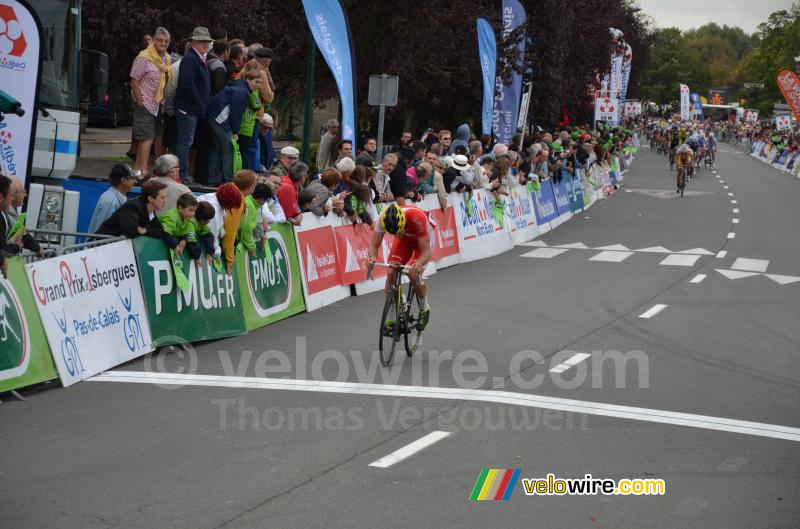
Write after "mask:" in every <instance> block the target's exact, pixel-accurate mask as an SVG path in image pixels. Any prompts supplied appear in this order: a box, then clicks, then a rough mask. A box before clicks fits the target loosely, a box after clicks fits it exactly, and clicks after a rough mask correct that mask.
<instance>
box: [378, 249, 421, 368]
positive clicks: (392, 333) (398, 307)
mask: <svg viewBox="0 0 800 529" xmlns="http://www.w3.org/2000/svg"><path fill="white" fill-rule="evenodd" d="M375 266H380V267H382V268H392V269H394V270H396V271H397V272H398V273H396V274H395V276H394V283H393V284H392V285H391V286H390V287H389V291H388V292H387V293H386V301H385V303H384V304H383V312H382V313H381V326H380V331H379V333H380V338H379V340H378V351H379V352H380V360H381V365H383V366H384V367H389V366H390V365H391V364H392V360H393V359H394V352H395V349H396V348H397V344H398V343H399V342H400V336H401V335H402V336H403V340H404V342H405V346H406V354H407V355H408V356H411V355H413V354H414V353H415V352H416V351H417V349H418V348H419V341H420V337H421V336H422V330H423V329H422V325H421V324H420V322H419V312H420V309H421V308H422V307H420V304H419V298H418V297H417V294H416V292H414V288H413V286H412V285H411V282H409V284H408V291H407V294H406V295H405V296H404V295H403V273H408V271H409V270H411V267H410V266H403V265H398V264H384V263H375ZM370 277H372V272H371V271H370ZM420 280H421V279H420Z"/></svg>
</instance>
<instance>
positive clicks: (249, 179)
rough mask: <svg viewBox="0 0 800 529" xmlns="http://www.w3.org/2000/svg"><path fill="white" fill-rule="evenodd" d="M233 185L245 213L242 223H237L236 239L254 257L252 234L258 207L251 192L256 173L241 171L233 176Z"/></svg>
mask: <svg viewBox="0 0 800 529" xmlns="http://www.w3.org/2000/svg"><path fill="white" fill-rule="evenodd" d="M233 184H234V185H235V186H236V187H238V188H239V191H241V192H242V195H244V203H245V206H246V207H245V211H244V215H243V216H242V221H241V222H240V223H239V233H238V234H237V236H236V238H237V240H238V243H239V244H241V245H242V246H243V247H244V249H245V250H247V252H248V253H249V254H250V255H251V256H252V257H255V256H256V242H255V240H254V239H253V232H254V231H255V229H256V224H258V210H259V206H258V204H257V203H256V201H255V200H253V197H252V195H253V191H254V190H255V188H256V173H254V172H253V171H250V170H248V169H242V170H241V171H238V172H237V173H236V174H235V175H234V176H233Z"/></svg>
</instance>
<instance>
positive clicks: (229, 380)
mask: <svg viewBox="0 0 800 529" xmlns="http://www.w3.org/2000/svg"><path fill="white" fill-rule="evenodd" d="M88 381H89V382H124V383H131V384H153V385H160V386H179V387H180V386H193V387H197V386H200V387H227V388H250V389H262V390H263V389H268V390H269V389H272V390H284V391H305V392H317V393H338V394H350V395H373V396H381V397H393V398H402V397H413V398H425V399H439V400H455V401H460V400H468V401H477V402H490V403H494V404H502V405H511V406H524V407H528V408H543V409H553V410H560V411H564V412H572V413H585V414H587V415H598V416H603V417H616V418H620V419H631V420H639V421H647V422H655V423H660V424H673V425H679V426H689V427H693V428H703V429H707V430H717V431H723V432H733V433H741V434H747V435H755V436H760V437H770V438H773V439H785V440H787V441H795V442H800V428H793V427H790V426H780V425H775V424H765V423H758V422H751V421H740V420H736V419H725V418H722V417H712V416H707V415H696V414H691V413H680V412H673V411H666V410H654V409H650V408H635V407H632V406H617V405H614V404H605V403H602V402H590V401H580V400H573V399H561V398H556V397H546V396H542V395H533V394H529V393H518V392H512V391H487V390H478V389H473V390H470V389H461V388H438V387H421V386H394V385H385V384H359V383H353V382H328V381H324V380H321V381H316V380H291V379H280V378H255V377H226V376H216V375H189V374H175V373H147V372H138V371H109V372H107V373H102V374H100V375H97V376H94V377H92V378H90V379H88Z"/></svg>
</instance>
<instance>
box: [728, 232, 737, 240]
mask: <svg viewBox="0 0 800 529" xmlns="http://www.w3.org/2000/svg"><path fill="white" fill-rule="evenodd" d="M728 238H729V239H735V238H736V234H735V233H734V232H730V233H729V234H728Z"/></svg>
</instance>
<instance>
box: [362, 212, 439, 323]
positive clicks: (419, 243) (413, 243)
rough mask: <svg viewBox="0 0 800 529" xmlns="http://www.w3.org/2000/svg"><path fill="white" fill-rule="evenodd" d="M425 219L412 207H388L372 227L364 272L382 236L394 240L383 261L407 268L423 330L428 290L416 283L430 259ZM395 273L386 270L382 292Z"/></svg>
mask: <svg viewBox="0 0 800 529" xmlns="http://www.w3.org/2000/svg"><path fill="white" fill-rule="evenodd" d="M429 224H430V221H429V220H428V215H427V214H426V213H425V212H424V211H422V210H421V209H419V208H418V207H416V206H398V205H396V204H392V205H391V206H389V207H388V208H386V210H385V211H384V212H383V213H382V214H381V218H380V222H379V223H377V224H376V226H375V232H374V233H373V234H372V244H371V245H370V248H369V262H368V265H367V266H368V268H369V269H370V270H372V267H373V266H374V265H375V260H376V259H377V258H378V249H379V248H380V246H381V243H382V242H383V237H384V234H385V233H390V234H392V235H394V236H395V240H394V244H392V249H391V251H390V252H389V257H388V258H387V259H386V261H387V263H388V264H397V265H408V266H410V267H411V270H409V272H408V278H409V280H410V281H411V285H412V286H413V288H414V292H416V294H417V297H418V298H419V306H420V313H419V323H420V325H422V328H423V329H424V328H425V327H427V325H428V322H429V321H430V316H431V307H430V305H429V304H428V287H427V285H425V283H423V282H422V281H421V280H420V276H421V275H422V272H423V271H424V270H425V266H426V265H427V264H428V261H430V259H431V238H430V233H429V230H428V225H429ZM396 273H397V270H395V269H393V268H391V269H389V274H388V275H387V277H386V291H387V292H388V291H389V288H390V287H391V285H392V284H393V283H394V279H395V274H396Z"/></svg>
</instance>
